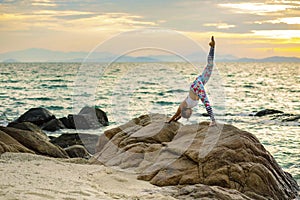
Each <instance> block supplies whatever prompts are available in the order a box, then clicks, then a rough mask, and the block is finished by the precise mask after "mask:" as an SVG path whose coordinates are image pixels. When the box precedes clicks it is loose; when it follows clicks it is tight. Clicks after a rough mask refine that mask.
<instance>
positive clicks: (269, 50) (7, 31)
mask: <svg viewBox="0 0 300 200" xmlns="http://www.w3.org/2000/svg"><path fill="white" fill-rule="evenodd" d="M149 27H154V28H163V29H170V30H173V31H176V32H179V33H180V34H183V35H184V36H186V37H187V38H190V39H191V40H194V41H196V42H197V43H199V44H200V45H202V46H204V45H207V43H208V41H209V38H210V36H211V35H214V37H215V39H216V42H217V48H218V52H219V53H220V54H223V55H233V56H236V57H251V58H264V57H270V56H297V57H300V1H299V0H269V1H260V0H181V1H180V0H151V1H145V0H127V1H125V0H110V1H108V0H85V1H83V0H82V1H79V0H53V1H51V0H0V44H1V45H0V53H5V52H10V51H17V50H23V49H27V48H44V49H49V50H56V51H64V52H70V51H87V52H88V51H91V50H92V49H93V48H95V47H96V46H97V45H99V44H101V42H104V41H106V40H108V39H110V38H112V37H114V36H116V35H118V34H120V33H124V32H126V31H133V30H136V29H143V28H149ZM127 42H128V41H127ZM132 42H134V41H132ZM164 42H166V41H164V40H162V41H161V43H164ZM120 45H122V44H120ZM124 45H126V44H124ZM182 48H188V47H182ZM112 53H113V52H112Z"/></svg>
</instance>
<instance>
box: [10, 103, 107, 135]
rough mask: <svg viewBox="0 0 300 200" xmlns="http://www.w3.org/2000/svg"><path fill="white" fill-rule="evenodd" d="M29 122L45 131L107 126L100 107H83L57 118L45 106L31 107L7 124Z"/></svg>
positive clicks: (104, 114)
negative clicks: (76, 112) (77, 111)
mask: <svg viewBox="0 0 300 200" xmlns="http://www.w3.org/2000/svg"><path fill="white" fill-rule="evenodd" d="M24 122H30V123H32V124H35V125H37V126H38V127H40V128H41V129H42V130H45V131H51V132H53V131H57V130H60V129H65V128H68V129H97V128H100V127H101V126H108V125H109V122H108V118H107V115H106V113H105V112H104V111H103V110H101V109H100V108H96V107H88V106H86V107H84V108H82V109H81V110H80V112H79V113H78V114H69V115H68V116H67V117H62V118H60V119H57V118H56V116H55V115H54V114H52V113H51V112H50V111H48V110H47V109H45V108H31V109H29V110H28V111H26V112H25V113H24V114H22V115H21V116H20V117H18V118H17V119H16V120H14V121H13V122H11V123H9V124H8V126H10V127H16V126H18V124H20V123H24Z"/></svg>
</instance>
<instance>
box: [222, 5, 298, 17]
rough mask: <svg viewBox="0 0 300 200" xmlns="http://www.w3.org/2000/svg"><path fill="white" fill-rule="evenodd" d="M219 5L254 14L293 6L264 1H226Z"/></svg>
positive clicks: (263, 13)
mask: <svg viewBox="0 0 300 200" xmlns="http://www.w3.org/2000/svg"><path fill="white" fill-rule="evenodd" d="M219 6H221V7H226V8H232V9H233V12H236V13H251V14H256V15H266V14H267V13H271V12H279V11H285V10H287V9H289V8H294V7H295V6H293V5H285V4H266V3H226V4H219Z"/></svg>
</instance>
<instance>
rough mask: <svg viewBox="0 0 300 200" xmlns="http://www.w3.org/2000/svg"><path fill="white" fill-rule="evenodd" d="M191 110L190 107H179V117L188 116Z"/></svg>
mask: <svg viewBox="0 0 300 200" xmlns="http://www.w3.org/2000/svg"><path fill="white" fill-rule="evenodd" d="M192 112H193V110H192V109H191V108H182V109H181V117H183V118H186V119H188V118H190V117H191V115H192Z"/></svg>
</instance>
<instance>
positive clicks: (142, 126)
mask: <svg viewBox="0 0 300 200" xmlns="http://www.w3.org/2000/svg"><path fill="white" fill-rule="evenodd" d="M166 121H167V118H166V116H165V115H160V114H152V115H143V116H141V117H138V118H135V119H133V120H131V121H129V122H128V123H126V124H124V125H121V126H119V127H117V128H113V129H111V130H108V131H106V132H105V133H104V134H102V135H100V137H99V140H98V144H97V147H96V152H97V153H96V154H95V155H94V157H93V161H94V162H100V163H102V164H104V165H107V166H114V167H118V168H120V169H123V170H129V171H134V172H136V173H138V174H139V175H138V178H139V179H142V180H146V181H150V182H151V183H152V184H154V185H158V186H171V185H181V186H186V185H194V187H193V188H190V189H189V191H190V192H188V193H190V194H192V193H193V191H194V190H197V189H195V187H196V185H197V184H203V185H206V186H218V187H221V188H225V189H226V190H227V189H234V190H235V191H237V192H238V193H241V194H242V195H244V196H245V195H246V196H247V197H249V198H253V199H278V200H279V199H280V200H281V199H293V198H295V197H296V195H297V192H298V190H299V186H298V185H297V183H296V181H295V180H294V179H293V178H292V176H291V175H290V174H289V173H287V172H284V171H283V170H282V169H281V168H280V166H279V165H278V164H277V162H276V161H275V159H274V158H273V157H272V156H271V155H270V153H269V152H268V151H266V149H265V148H264V147H263V145H262V144H261V143H260V142H259V140H258V139H257V138H256V137H255V136H254V135H253V134H251V133H249V132H246V131H242V130H240V129H238V128H236V127H234V126H232V125H227V124H218V126H214V127H209V126H208V124H209V123H208V122H202V123H199V124H192V125H185V126H183V125H182V124H180V123H178V122H172V123H170V124H168V123H165V122H166ZM197 187H200V186H197ZM201 187H202V186H201ZM194 193H195V191H194ZM199 194H200V193H199ZM244 199H247V198H244Z"/></svg>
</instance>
